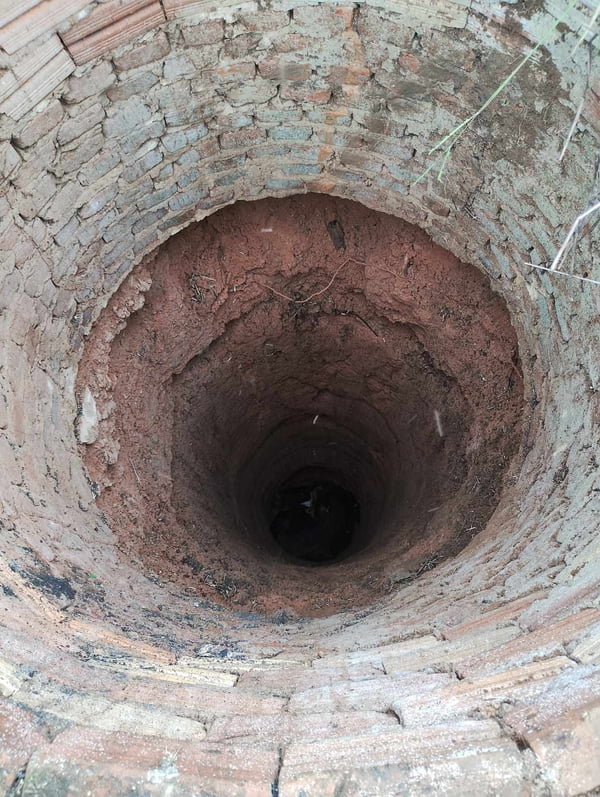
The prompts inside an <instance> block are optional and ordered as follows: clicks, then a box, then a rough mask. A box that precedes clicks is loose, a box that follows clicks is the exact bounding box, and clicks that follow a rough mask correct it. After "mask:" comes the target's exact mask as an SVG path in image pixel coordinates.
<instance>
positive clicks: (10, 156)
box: [0, 141, 21, 180]
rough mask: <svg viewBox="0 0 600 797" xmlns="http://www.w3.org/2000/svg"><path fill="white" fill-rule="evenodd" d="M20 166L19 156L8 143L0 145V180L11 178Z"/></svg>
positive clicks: (4, 142)
mask: <svg viewBox="0 0 600 797" xmlns="http://www.w3.org/2000/svg"><path fill="white" fill-rule="evenodd" d="M20 165H21V156H20V155H19V153H18V152H17V150H16V149H15V148H14V147H13V146H11V144H10V143H9V142H8V141H3V142H1V143H0V178H2V179H3V180H6V179H8V178H9V177H12V176H13V175H14V174H15V173H16V171H17V169H18V168H19V166H20Z"/></svg>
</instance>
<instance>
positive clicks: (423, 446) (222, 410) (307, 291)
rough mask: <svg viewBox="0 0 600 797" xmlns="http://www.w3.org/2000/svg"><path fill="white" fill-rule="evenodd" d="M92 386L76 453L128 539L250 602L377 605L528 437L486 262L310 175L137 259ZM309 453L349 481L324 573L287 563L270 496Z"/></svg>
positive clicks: (490, 500) (200, 587) (170, 568)
mask: <svg viewBox="0 0 600 797" xmlns="http://www.w3.org/2000/svg"><path fill="white" fill-rule="evenodd" d="M332 222H335V225H334V229H335V230H336V231H337V234H338V235H337V237H335V236H334V237H333V239H332V235H331V229H332V227H331V225H332ZM328 225H329V227H328ZM336 245H337V248H336ZM332 280H333V281H332ZM329 282H331V285H329V287H327V286H328V283H329ZM140 286H141V287H143V290H144V293H143V294H142V296H143V307H140V308H139V309H138V310H136V311H135V312H134V313H133V314H132V315H131V316H129V318H128V319H127V322H126V323H125V322H124V321H121V320H120V318H121V317H122V316H123V313H122V308H123V307H126V306H127V305H128V303H130V302H131V300H132V296H133V295H135V292H136V291H138V290H139V288H140ZM315 293H316V294H317V295H316V296H314V297H313V298H312V299H309V301H306V299H307V298H308V297H310V296H311V295H312V294H315ZM284 294H285V295H284ZM290 295H292V296H294V297H298V298H297V300H296V301H294V300H293V299H291V300H290V299H288V298H285V296H290ZM465 297H468V298H467V299H465ZM141 301H142V300H141V299H140V301H138V302H136V306H137V305H139V304H141ZM111 338H113V339H112V340H111ZM88 391H89V393H91V394H92V395H93V396H94V402H95V412H96V413H97V415H98V418H102V419H103V420H102V421H98V422H97V423H96V424H95V425H94V426H93V427H91V428H89V429H86V435H87V437H86V439H91V438H92V437H94V438H96V439H95V441H94V442H93V444H92V445H91V446H89V451H84V452H83V455H84V461H85V462H86V464H87V465H88V470H89V472H90V475H91V477H92V478H93V479H94V481H96V482H97V483H98V484H99V485H101V486H102V488H103V489H102V493H101V496H100V498H99V500H98V504H99V506H100V507H101V508H102V509H104V510H105V511H107V513H108V514H109V516H110V517H111V518H112V525H113V527H114V528H115V529H116V530H117V534H118V537H119V541H120V545H121V547H122V548H123V549H124V550H126V551H128V552H130V553H131V554H132V555H134V556H135V557H136V558H137V559H141V560H142V561H143V562H144V563H145V565H146V566H147V567H148V568H150V569H151V570H152V571H153V572H154V573H156V574H157V575H159V576H160V577H161V578H163V579H169V580H170V581H176V582H177V583H182V582H183V585H184V586H185V588H186V589H187V590H189V592H190V593H191V594H196V595H198V596H200V597H202V598H212V599H216V600H218V601H220V600H223V599H225V603H226V605H233V606H239V607H241V608H246V609H252V610H259V611H269V610H270V611H271V612H274V611H277V610H278V609H279V608H281V607H283V606H285V607H289V608H290V609H292V610H294V611H296V612H298V613H299V614H301V615H303V614H305V613H306V612H308V613H309V614H310V613H312V612H314V611H318V610H326V611H327V612H328V613H331V612H333V611H336V610H339V609H340V608H356V607H359V606H364V605H368V604H373V603H374V602H376V601H377V600H378V599H379V598H380V597H381V596H382V595H385V594H387V593H389V591H390V589H391V588H392V587H393V585H394V583H395V582H397V581H398V580H400V579H404V580H406V581H408V580H410V578H411V575H412V576H413V577H414V575H415V574H416V573H417V572H423V570H424V569H425V568H430V567H433V566H434V564H436V563H438V562H440V561H441V560H443V559H444V558H445V557H446V555H448V554H449V553H450V554H456V553H457V552H458V551H459V550H460V549H461V548H463V547H464V546H465V545H466V544H467V543H468V542H470V541H471V540H472V539H473V537H475V536H476V534H477V533H478V532H479V531H481V530H482V529H483V528H484V527H485V524H486V522H487V520H488V518H489V516H490V514H491V513H492V511H493V510H494V508H495V506H496V504H497V501H498V498H499V496H500V493H501V491H502V485H503V477H504V473H505V470H506V468H507V467H508V464H509V462H510V459H511V456H512V455H513V454H514V453H515V452H516V450H517V448H518V443H519V439H520V413H521V405H522V385H521V375H520V371H519V367H518V353H517V344H516V338H515V335H514V333H513V331H512V329H511V327H510V322H509V319H508V315H507V313H506V310H505V309H504V308H503V306H502V302H501V301H500V299H499V298H498V297H497V296H494V295H493V294H492V292H491V290H490V287H489V285H488V284H487V280H486V278H485V277H484V276H482V275H481V274H480V273H478V272H476V271H475V270H474V269H473V268H472V267H468V266H465V265H464V264H461V263H459V262H458V261H457V260H456V258H455V257H454V256H453V255H451V254H450V253H448V252H445V251H444V250H442V249H441V248H440V247H438V246H435V245H434V244H432V243H431V242H430V241H428V239H427V236H425V235H424V234H423V233H422V232H420V231H419V230H418V229H416V228H414V227H411V226H409V225H407V224H405V223H403V222H401V221H399V220H397V219H394V218H393V217H391V216H384V215H381V214H377V213H374V212H373V211H369V210H367V209H366V208H364V207H362V206H360V205H353V204H351V203H349V202H347V201H344V200H332V199H326V198H323V197H318V196H315V195H308V196H306V197H303V198H295V199H290V200H279V201H274V202H273V201H263V202H259V203H256V204H246V203H244V204H242V205H235V206H234V207H232V208H230V209H227V210H224V211H221V212H220V213H219V214H218V215H215V216H212V217H211V218H210V220H207V221H206V222H202V223H200V224H199V225H197V226H194V227H190V228H188V229H187V230H186V231H185V233H182V234H181V235H179V236H177V237H176V238H174V239H172V241H171V242H170V243H169V244H168V245H167V246H165V247H164V248H163V249H161V250H160V251H159V252H158V254H157V255H156V256H154V257H153V258H152V259H151V262H148V263H142V264H141V265H140V266H139V267H138V268H137V269H136V270H134V272H133V273H132V275H131V277H130V278H129V279H128V281H127V282H126V283H125V284H124V286H123V287H122V288H121V289H120V291H118V292H117V293H116V294H115V297H114V298H113V300H112V301H111V304H110V305H109V306H108V308H107V310H105V311H104V314H103V316H102V317H101V319H100V321H99V322H98V323H97V325H96V327H95V328H94V331H93V333H92V335H91V336H90V340H89V342H88V344H87V345H86V350H85V354H84V357H83V362H82V367H81V369H80V372H79V387H78V389H77V394H78V395H79V397H80V401H81V402H83V401H84V396H85V395H86V392H88ZM82 422H84V421H82ZM306 467H313V468H314V467H329V468H331V469H333V470H335V471H336V472H338V473H339V474H340V477H341V478H344V479H345V480H346V482H347V484H348V486H349V487H351V488H352V490H353V492H354V493H355V494H356V495H357V496H360V497H361V499H362V500H361V502H360V503H361V506H362V509H363V523H362V526H361V529H360V531H359V534H358V539H357V540H356V544H355V546H354V548H355V553H354V555H352V556H351V557H350V561H348V560H347V558H346V559H345V560H344V561H343V563H340V565H339V566H337V567H336V566H330V567H328V568H326V569H325V570H323V569H319V571H318V572H316V571H315V570H314V569H307V568H306V567H304V568H300V569H298V567H297V566H296V567H294V566H293V565H291V564H289V565H288V564H286V563H285V562H283V561H281V559H282V557H283V552H282V551H281V548H280V547H279V546H278V545H277V544H276V543H275V541H274V540H273V539H272V537H271V535H270V533H269V529H268V523H267V520H266V518H265V515H264V507H263V502H264V500H265V495H266V494H268V492H269V490H273V489H275V487H276V486H277V485H278V484H279V483H283V482H285V480H286V479H287V478H290V477H291V476H292V475H293V474H294V473H295V472H297V471H300V470H301V469H302V468H306ZM365 549H366V550H365Z"/></svg>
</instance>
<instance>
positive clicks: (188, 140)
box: [161, 124, 208, 154]
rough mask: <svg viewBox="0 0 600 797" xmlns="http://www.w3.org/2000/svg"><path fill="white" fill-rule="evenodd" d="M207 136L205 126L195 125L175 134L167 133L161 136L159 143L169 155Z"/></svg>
mask: <svg viewBox="0 0 600 797" xmlns="http://www.w3.org/2000/svg"><path fill="white" fill-rule="evenodd" d="M207 135H208V128H207V127H206V125H205V124H199V125H196V127H192V128H190V129H189V130H180V131H178V132H177V133H168V134H167V135H165V136H163V137H162V139H161V141H162V144H163V146H164V148H165V150H166V151H167V152H168V153H169V154H171V153H173V152H177V151H178V150H180V149H183V148H184V147H187V146H188V144H193V143H195V142H196V141H199V140H200V139H201V138H204V137H205V136H207Z"/></svg>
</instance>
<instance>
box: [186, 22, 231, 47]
mask: <svg viewBox="0 0 600 797" xmlns="http://www.w3.org/2000/svg"><path fill="white" fill-rule="evenodd" d="M181 34H182V36H183V41H184V42H185V43H186V45H187V46H188V47H199V46H201V45H205V44H218V43H219V42H221V41H222V40H223V35H224V28H223V21H222V20H220V19H211V20H205V21H203V22H202V23H201V24H199V25H193V26H189V27H188V26H182V28H181Z"/></svg>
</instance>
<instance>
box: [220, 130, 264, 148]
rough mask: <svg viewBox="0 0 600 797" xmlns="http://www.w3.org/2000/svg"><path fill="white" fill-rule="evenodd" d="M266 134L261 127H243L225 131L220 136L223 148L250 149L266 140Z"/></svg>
mask: <svg viewBox="0 0 600 797" xmlns="http://www.w3.org/2000/svg"><path fill="white" fill-rule="evenodd" d="M265 138H266V134H265V131H264V130H260V129H256V128H254V129H242V130H239V131H235V132H232V133H223V135H222V136H221V137H220V141H221V148H222V149H224V150H225V149H248V147H253V146H256V145H257V144H261V143H263V142H264V140H265Z"/></svg>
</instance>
